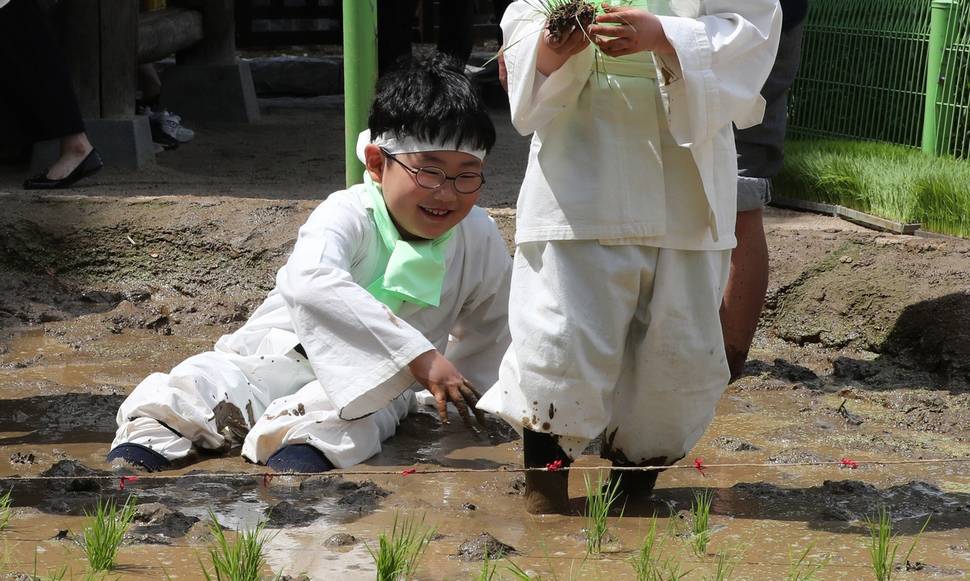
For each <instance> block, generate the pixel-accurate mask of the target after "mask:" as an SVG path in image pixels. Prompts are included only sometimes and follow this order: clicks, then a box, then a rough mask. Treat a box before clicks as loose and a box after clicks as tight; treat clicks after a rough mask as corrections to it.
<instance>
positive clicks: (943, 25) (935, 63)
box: [923, 0, 956, 155]
mask: <svg viewBox="0 0 970 581" xmlns="http://www.w3.org/2000/svg"><path fill="white" fill-rule="evenodd" d="M955 6H956V3H955V2H954V1H953V0H933V3H932V12H931V13H930V46H929V50H928V53H927V55H926V104H925V106H924V112H923V151H925V152H926V153H930V154H932V155H939V154H940V140H939V138H938V131H939V125H938V123H939V120H940V107H939V106H938V102H939V98H940V85H942V84H943V77H942V75H941V73H942V71H943V51H944V49H946V44H947V24H948V23H949V22H950V13H951V11H952V10H953V8H954V7H955Z"/></svg>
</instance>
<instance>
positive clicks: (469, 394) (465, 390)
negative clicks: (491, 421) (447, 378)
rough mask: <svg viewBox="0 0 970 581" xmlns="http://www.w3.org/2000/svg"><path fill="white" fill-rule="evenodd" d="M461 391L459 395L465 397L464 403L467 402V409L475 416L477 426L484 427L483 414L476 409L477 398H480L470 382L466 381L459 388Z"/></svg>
mask: <svg viewBox="0 0 970 581" xmlns="http://www.w3.org/2000/svg"><path fill="white" fill-rule="evenodd" d="M459 389H461V394H462V395H463V396H464V397H465V401H466V402H468V405H469V407H471V408H472V412H474V414H475V419H476V420H478V425H480V426H482V427H483V428H484V427H485V412H483V411H482V410H480V409H478V398H479V397H481V396H480V395H479V394H478V392H477V391H475V388H474V387H473V386H472V384H471V382H470V381H468V380H467V379H466V380H465V383H464V384H463V385H462V386H461V387H460V388H459Z"/></svg>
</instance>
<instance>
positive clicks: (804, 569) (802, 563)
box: [785, 545, 828, 581]
mask: <svg viewBox="0 0 970 581" xmlns="http://www.w3.org/2000/svg"><path fill="white" fill-rule="evenodd" d="M814 546H815V545H809V546H808V547H806V548H805V550H804V551H802V552H801V553H793V552H792V551H791V549H788V563H789V564H788V573H787V574H785V581H816V579H817V578H818V573H819V571H821V570H822V569H823V568H824V567H825V565H827V564H828V558H827V557H826V558H823V559H821V560H819V561H809V560H808V554H809V553H810V552H811V550H812V548H813V547H814Z"/></svg>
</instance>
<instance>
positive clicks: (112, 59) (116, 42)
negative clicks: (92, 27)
mask: <svg viewBox="0 0 970 581" xmlns="http://www.w3.org/2000/svg"><path fill="white" fill-rule="evenodd" d="M100 2H101V117H102V118H104V119H130V118H132V117H134V115H135V83H136V77H135V75H136V71H135V69H136V67H137V65H138V3H137V2H132V1H131V0H100Z"/></svg>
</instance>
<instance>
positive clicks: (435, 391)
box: [408, 349, 478, 427]
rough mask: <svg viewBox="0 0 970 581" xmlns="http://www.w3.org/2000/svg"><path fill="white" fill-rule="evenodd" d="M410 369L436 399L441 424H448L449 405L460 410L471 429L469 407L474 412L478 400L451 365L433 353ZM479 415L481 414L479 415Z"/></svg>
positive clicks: (419, 360) (422, 357)
mask: <svg viewBox="0 0 970 581" xmlns="http://www.w3.org/2000/svg"><path fill="white" fill-rule="evenodd" d="M408 368H409V369H410V370H411V374H412V375H413V376H414V378H415V379H416V380H417V381H418V383H420V384H421V385H423V386H424V387H425V389H427V390H428V391H430V392H431V394H432V395H433V396H434V399H435V403H436V405H437V408H438V417H439V418H440V419H441V423H443V424H448V423H450V422H449V421H448V402H451V403H452V405H454V406H455V408H456V409H457V410H458V414H459V415H461V418H462V420H464V421H465V425H467V426H469V427H470V426H471V425H472V424H471V416H470V414H469V413H468V406H469V405H471V406H472V409H474V406H475V404H476V403H478V398H477V397H476V396H475V393H474V391H472V390H471V389H470V388H469V385H468V381H467V380H466V379H465V377H464V376H463V375H462V374H461V373H460V372H459V371H458V369H457V368H455V366H454V365H452V363H451V361H448V359H446V358H445V356H444V355H442V354H441V353H439V352H438V351H437V350H434V349H433V350H431V351H428V352H427V353H424V354H423V355H419V356H418V357H417V358H415V359H414V361H412V362H411V363H410V364H409V365H408ZM476 411H477V410H476ZM476 415H477V414H476Z"/></svg>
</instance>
